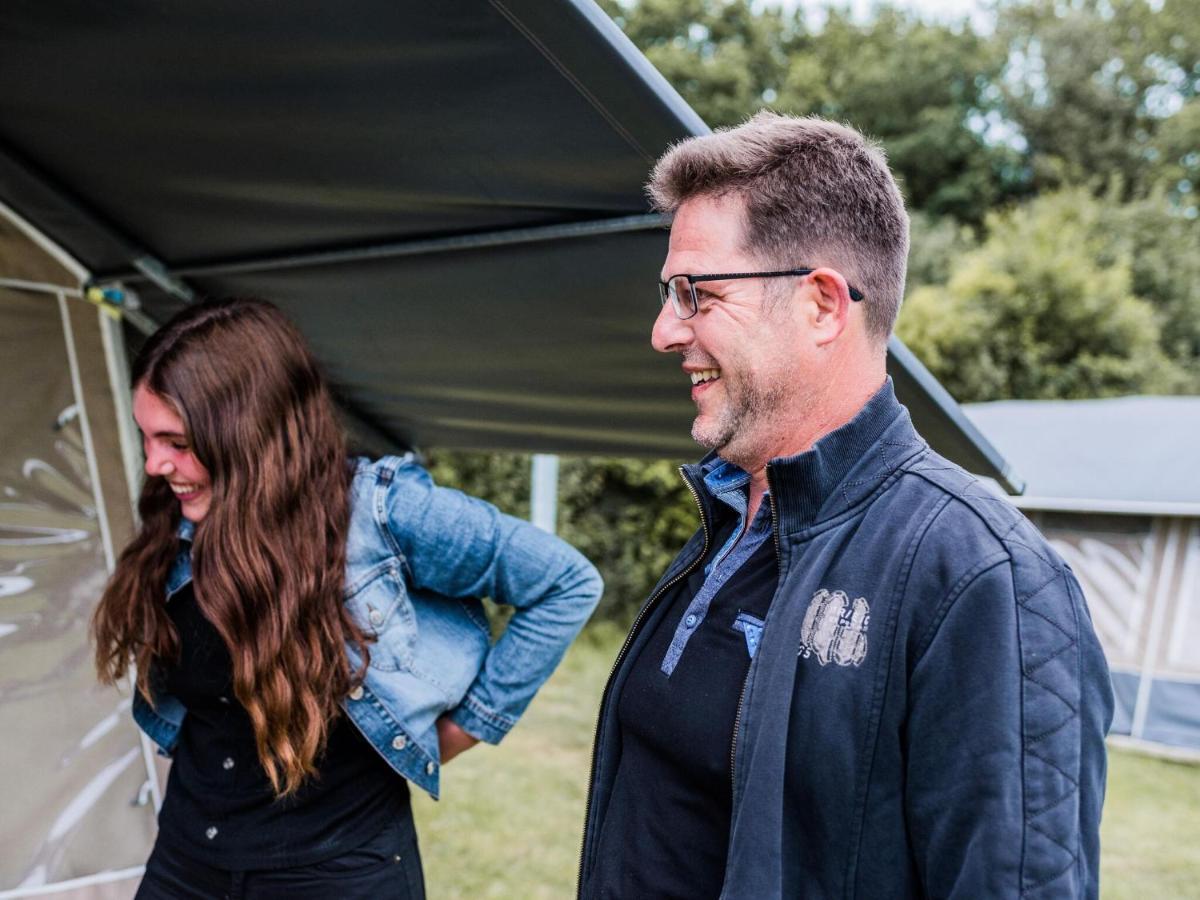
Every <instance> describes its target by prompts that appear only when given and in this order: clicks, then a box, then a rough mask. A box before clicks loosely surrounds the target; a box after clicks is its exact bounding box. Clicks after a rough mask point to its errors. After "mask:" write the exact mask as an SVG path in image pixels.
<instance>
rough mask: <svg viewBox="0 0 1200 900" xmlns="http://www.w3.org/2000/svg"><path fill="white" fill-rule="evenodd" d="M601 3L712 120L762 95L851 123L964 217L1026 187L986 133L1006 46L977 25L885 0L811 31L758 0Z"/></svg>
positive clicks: (913, 182) (913, 197)
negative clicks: (868, 12) (870, 13)
mask: <svg viewBox="0 0 1200 900" xmlns="http://www.w3.org/2000/svg"><path fill="white" fill-rule="evenodd" d="M603 6H604V7H605V9H607V10H608V12H609V13H610V15H612V16H613V18H614V20H615V21H616V22H617V24H618V25H620V26H621V27H622V28H623V29H624V30H625V33H626V34H627V35H628V36H629V37H630V39H631V40H632V41H633V42H634V43H635V44H636V45H637V46H638V47H639V48H640V49H641V50H642V51H643V52H644V53H645V54H646V56H647V57H648V58H649V59H650V61H651V62H652V63H654V65H655V66H656V67H657V68H658V69H659V71H661V72H662V73H663V75H665V76H666V78H667V79H668V80H669V81H670V82H671V83H672V85H674V87H675V88H676V90H678V91H679V92H680V94H681V95H682V96H683V98H684V99H685V100H687V101H688V102H689V103H690V104H691V105H692V107H693V108H694V109H695V110H696V111H697V112H698V113H699V114H700V115H701V117H702V118H704V120H705V121H706V122H708V123H709V124H710V125H712V126H714V127H718V126H722V125H731V124H735V123H737V122H740V121H741V120H743V119H744V118H746V117H747V116H749V115H750V114H752V113H754V112H756V111H757V110H758V109H760V108H762V107H764V106H767V107H770V108H772V109H775V110H777V111H779V112H784V113H794V114H798V115H809V114H812V115H820V116H824V117H826V118H830V119H836V120H838V121H844V122H848V123H849V124H851V125H853V126H855V127H856V128H858V129H860V130H861V131H863V132H865V133H866V134H869V135H871V136H872V137H874V138H876V139H878V140H879V141H881V142H882V143H883V145H884V148H885V149H886V150H887V152H888V155H889V159H890V161H891V164H892V167H893V169H894V170H895V172H896V173H897V175H898V177H899V179H900V181H901V183H902V186H903V187H904V190H905V194H906V196H907V198H908V202H909V205H910V206H912V207H913V208H915V209H920V210H924V211H926V212H929V213H931V214H933V215H951V216H954V217H955V218H957V219H959V220H960V221H964V222H971V223H975V224H978V223H980V222H982V220H983V217H984V215H985V213H986V212H987V210H988V208H990V207H991V206H992V205H994V204H996V203H998V202H1000V201H1002V200H1004V199H1006V198H1009V197H1012V196H1017V195H1019V194H1020V193H1021V192H1022V191H1023V190H1024V181H1025V180H1026V174H1027V173H1026V170H1025V167H1024V165H1023V161H1022V159H1021V157H1020V155H1019V154H1018V153H1017V152H1016V151H1015V150H1014V149H1013V148H1012V147H1010V146H1008V145H1005V144H999V143H995V142H988V141H987V140H986V139H985V136H984V134H983V133H982V132H983V126H982V123H983V122H984V121H985V120H986V117H987V115H988V113H990V112H991V111H992V107H993V100H992V99H990V98H993V97H994V96H995V94H996V92H995V91H994V89H993V88H992V87H991V85H992V83H993V82H994V81H995V80H996V79H997V78H998V77H999V74H1000V72H1001V70H1002V68H1003V65H1004V54H1003V52H1002V47H1000V45H998V44H997V43H996V42H994V41H991V40H989V39H987V38H984V37H981V36H980V35H977V34H976V33H975V32H974V31H973V30H972V29H971V27H970V26H969V25H968V24H966V23H962V24H959V25H947V24H938V23H932V24H931V23H926V22H923V21H922V20H921V19H920V18H919V17H918V16H917V15H916V14H915V13H913V12H908V11H902V10H898V9H893V8H889V7H886V6H885V7H881V8H880V9H879V10H878V11H877V13H876V16H875V18H873V19H872V20H870V21H867V22H859V21H856V20H854V19H853V18H851V16H850V15H849V13H848V12H846V11H844V10H839V9H838V8H836V7H832V6H831V7H828V8H827V10H826V12H827V16H826V20H825V23H824V25H823V26H821V27H820V28H819V29H817V30H811V29H809V28H808V26H807V25H806V24H805V21H804V19H803V17H802V15H801V14H800V13H799V12H798V11H792V12H785V11H782V10H780V9H778V8H775V9H772V8H762V9H757V10H756V7H755V6H753V5H751V4H750V3H749V2H747V0H639V2H636V3H628V4H626V3H618V2H616V0H603Z"/></svg>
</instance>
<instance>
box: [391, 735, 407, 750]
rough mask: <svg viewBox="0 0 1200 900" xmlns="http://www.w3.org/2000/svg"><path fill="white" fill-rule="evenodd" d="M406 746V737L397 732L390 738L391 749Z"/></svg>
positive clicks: (401, 748) (400, 748)
mask: <svg viewBox="0 0 1200 900" xmlns="http://www.w3.org/2000/svg"><path fill="white" fill-rule="evenodd" d="M407 746H408V739H407V738H406V737H405V736H404V735H402V734H398V735H396V736H395V737H394V738H392V748H393V749H395V750H403V749H404V748H405V747H407Z"/></svg>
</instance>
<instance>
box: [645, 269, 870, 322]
mask: <svg viewBox="0 0 1200 900" xmlns="http://www.w3.org/2000/svg"><path fill="white" fill-rule="evenodd" d="M815 271H816V269H784V270H783V271H780V272H729V273H727V274H725V275H688V274H686V273H683V272H680V273H679V274H678V275H672V276H671V277H670V278H668V279H667V280H666V281H660V282H659V283H658V296H659V299H660V300H662V305H663V306H666V305H667V301H668V300H670V301H671V307H672V308H673V309H674V310H675V315H677V316H679V318H681V319H690V318H691V317H692V316H694V315H696V313H698V312H700V298H699V297H697V296H696V284H697V282H700V281H734V280H736V279H739V278H787V277H789V276H802V275H811V274H812V273H813V272H815ZM676 278H686V279H687V282H688V294H689V295H690V299H691V301H692V303H691V310H692V311H691V312H689V313H688V314H687V315H686V316H684V315H680V312H679V308H680V303H679V300H678V299H677V297H678V292H676V297H675V298H673V297H672V296H671V282H672V281H674V280H675V279H676ZM846 287H848V288H850V299H851V300H853V301H855V302H856V303H857V302H858V301H860V300H862V299H863V297H864V295H863V292H862V291H860V290H859V289H858V288H856V287H851V286H850V285H849V284H847V285H846Z"/></svg>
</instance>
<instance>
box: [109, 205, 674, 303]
mask: <svg viewBox="0 0 1200 900" xmlns="http://www.w3.org/2000/svg"><path fill="white" fill-rule="evenodd" d="M669 222H670V220H669V219H668V218H667V217H666V216H663V215H660V214H658V213H644V214H641V215H635V216H619V217H616V218H612V219H593V220H591V221H588V222H563V223H561V224H557V225H541V226H536V227H532V228H506V229H502V230H499V231H485V232H481V233H479V234H464V235H454V236H452V237H444V238H433V239H430V240H423V241H397V242H393V243H386V244H371V245H367V246H363V247H348V248H345V249H340V250H329V251H324V252H322V251H314V252H311V253H295V254H285V255H280V256H264V257H259V258H257V259H240V260H217V261H214V262H209V263H203V264H197V265H182V266H176V267H172V268H169V269H163V270H161V271H159V272H156V273H155V274H156V275H159V276H161V277H169V278H172V279H175V280H176V281H178V279H181V278H211V277H215V276H221V275H244V274H248V273H252V272H253V273H257V272H272V271H278V270H280V269H300V268H309V267H315V266H331V265H339V264H343V263H358V262H365V261H369V260H375V259H392V258H396V257H402V256H426V255H429V254H431V253H455V252H464V251H468V250H488V249H492V248H496V247H510V246H513V245H515V244H535V243H539V242H543V241H557V240H571V239H576V238H587V237H595V236H598V235H606V234H624V233H627V232H635V231H650V230H653V229H656V228H665V227H666V226H667V225H668V224H669ZM146 280H153V278H152V276H151V275H150V274H149V273H148V272H147V271H146V270H142V269H125V270H122V271H119V272H97V273H96V274H95V276H93V278H92V283H93V284H96V285H107V284H112V283H114V282H117V281H120V282H124V283H127V284H134V283H137V282H143V281H146Z"/></svg>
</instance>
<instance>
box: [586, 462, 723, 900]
mask: <svg viewBox="0 0 1200 900" xmlns="http://www.w3.org/2000/svg"><path fill="white" fill-rule="evenodd" d="M679 477H680V478H682V479H683V483H684V484H686V485H687V489H688V490H689V491H691V494H692V499H693V500H694V501H695V502H696V509H697V510H698V511H699V513H700V528H701V530H702V531H703V532H704V547H703V548H702V549H701V550H700V555H699V556H697V557H696V558H695V559H693V560H692V561H691V562H690V563H688V564H687V565H686V566H685V567H684V568H683V570H682V571H680V572H679V573H678V574H677V575H676V576H675V577H674V578H672V579H671V580H670V581H668V582H667V583H666V584H664V585H663V586H662V587H660V588H659V589H658V590H657V591H655V592H654V593H653V594H651V595H650V599H649V600H647V601H646V602H645V603H644V604H643V605H642V608H641V610H640V611H639V612H638V614H637V617H636V618H635V619H634V620H633V626H632V627H631V628H630V629H629V634H628V635H626V637H625V643H623V644H622V645H621V650H620V652H619V653H617V657H616V659H614V660H613V665H612V670H611V671H610V672H609V673H608V679H607V680H606V681H605V683H604V694H603V695H602V697H601V698H600V711H599V713H598V714H597V715H596V727H595V728H594V729H593V731H592V754H591V757H590V759H589V760H588V794H587V800H586V802H585V803H584V809H583V837H582V838H581V839H580V846H579V874H578V875H577V876H576V878H575V895H576V896H577V897H579V896H582V893H583V852H584V850H585V849H586V847H587V825H588V820H589V819H590V818H591V817H592V782H593V780H594V779H595V777H596V744H597V741H598V740H599V738H600V723H601V722H602V721H603V720H604V708H605V706H606V705H607V703H608V690H609V687H610V686H611V685H612V679H613V676H614V675H616V674H617V669H619V668H620V666H621V662H622V661H623V660H624V659H625V653H626V651H627V650H628V649H629V645H630V644H631V643H633V638H634V635H636V634H637V631H638V629H639V628H640V627H641V625H642V621H643V620H644V619H645V618H646V615H647V614H648V613H649V612H650V610H651V608H652V607H653V606H654V604H655V603H657V602H658V599H659V598H660V597H662V595H663V594H664V593H666V591H667V589H668V588H670V587H671V586H672V585H674V584H676V583H677V582H678V581H679V580H680V579H681V578H684V577H685V576H687V575H688V574H689V573H690V572H691V571H692V569H694V568H696V564H697V563H699V562H700V560H702V559H704V557H705V556H706V555H707V554H708V540H709V534H708V519H707V518H705V516H704V506H703V505H702V504H701V503H700V494H699V493H697V491H696V488H695V486H694V485H693V484H692V481H691V479H690V478H688V477H687V474H686V473H685V472H684V471H683V466H680V467H679Z"/></svg>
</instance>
